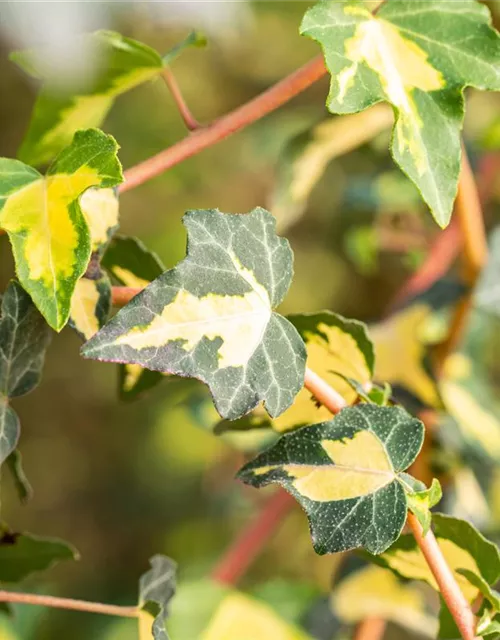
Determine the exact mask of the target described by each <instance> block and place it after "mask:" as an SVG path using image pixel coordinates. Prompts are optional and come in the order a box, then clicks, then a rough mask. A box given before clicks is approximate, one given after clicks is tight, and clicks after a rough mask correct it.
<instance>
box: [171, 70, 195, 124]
mask: <svg viewBox="0 0 500 640" xmlns="http://www.w3.org/2000/svg"><path fill="white" fill-rule="evenodd" d="M162 76H163V79H164V80H165V83H166V85H167V87H168V88H169V90H170V93H171V94H172V98H173V99H174V102H175V104H176V105H177V109H178V110H179V113H180V116H181V118H182V119H183V121H184V124H185V125H186V127H187V128H188V129H189V131H196V129H200V127H201V126H202V125H201V124H200V123H199V122H198V120H197V119H196V118H195V117H194V116H193V114H192V113H191V110H190V108H189V107H188V105H187V103H186V101H185V100H184V96H183V95H182V91H181V88H180V87H179V84H178V83H177V80H176V79H175V76H174V74H173V72H172V70H171V69H170V67H165V68H164V69H163V71H162Z"/></svg>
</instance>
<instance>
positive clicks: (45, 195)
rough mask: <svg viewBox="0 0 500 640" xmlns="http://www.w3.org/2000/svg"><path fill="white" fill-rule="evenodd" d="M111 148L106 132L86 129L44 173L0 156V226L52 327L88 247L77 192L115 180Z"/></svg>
mask: <svg viewBox="0 0 500 640" xmlns="http://www.w3.org/2000/svg"><path fill="white" fill-rule="evenodd" d="M117 150H118V145H117V144H116V142H115V140H114V139H113V138H112V137H111V136H107V135H105V134H104V133H102V132H101V131H98V130H96V129H89V130H87V131H79V132H78V133H76V134H75V137H74V139H73V142H72V143H71V145H70V146H69V147H67V148H66V149H64V150H63V151H62V152H61V153H60V155H59V156H58V158H57V159H56V160H55V161H54V163H53V164H52V165H51V166H50V168H49V170H48V172H47V175H46V176H45V177H44V176H42V175H41V174H39V173H38V171H36V170H35V169H32V168H31V167H28V166H27V165H25V164H23V163H22V162H19V161H18V160H9V159H0V227H1V228H3V229H5V231H7V233H8V234H9V238H10V241H11V244H12V247H13V251H14V258H15V261H16V271H17V274H18V277H19V280H20V282H21V284H22V285H23V287H24V288H25V289H26V291H27V292H28V293H29V294H30V295H31V297H32V299H33V301H34V303H35V304H36V306H37V307H38V308H39V310H40V311H41V313H42V314H43V316H44V317H45V319H46V320H47V322H48V323H49V324H50V326H51V327H53V328H54V329H56V331H59V330H60V329H62V327H63V326H64V325H65V324H66V322H67V320H68V317H69V312H70V303H71V297H72V295H73V291H74V288H75V285H76V282H77V281H78V279H79V278H80V276H82V275H83V273H84V272H85V270H86V268H87V264H88V262H89V258H90V253H91V241H90V234H89V230H88V226H87V222H86V220H85V217H84V215H83V213H82V210H81V208H80V204H79V197H80V196H81V194H82V193H83V192H84V191H86V190H87V189H88V188H89V187H95V186H99V187H109V186H113V185H115V184H118V183H119V182H121V180H122V173H121V166H120V163H119V162H118V159H117V155H116V154H117Z"/></svg>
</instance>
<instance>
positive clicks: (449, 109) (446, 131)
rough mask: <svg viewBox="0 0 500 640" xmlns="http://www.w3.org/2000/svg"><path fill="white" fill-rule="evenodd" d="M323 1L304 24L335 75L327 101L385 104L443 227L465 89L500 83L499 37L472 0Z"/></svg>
mask: <svg viewBox="0 0 500 640" xmlns="http://www.w3.org/2000/svg"><path fill="white" fill-rule="evenodd" d="M371 8H372V7H370V6H369V5H368V6H363V4H362V3H360V2H354V1H352V2H350V1H348V2H337V1H336V0H324V1H323V2H319V3H318V4H316V5H315V6H314V7H312V8H311V9H310V10H309V11H308V12H307V13H306V15H305V17H304V20H303V22H302V27H301V31H302V33H303V34H305V35H308V36H310V37H311V38H313V39H314V40H317V41H318V42H319V43H320V44H321V45H322V47H323V51H324V54H325V61H326V64H327V67H328V69H329V71H330V72H331V75H332V80H331V87H330V95H329V97H328V101H327V106H328V108H329V109H330V111H331V112H332V113H338V114H340V113H355V112H358V111H362V110H363V109H366V108H367V107H369V106H371V105H373V104H376V103H377V102H380V101H386V102H389V103H390V104H391V105H392V106H393V108H394V110H395V112H396V121H395V126H394V135H393V139H392V145H391V150H392V154H393V156H394V159H395V161H396V162H397V163H398V164H399V166H400V167H401V168H402V170H403V171H404V172H405V173H406V174H407V175H408V176H409V177H410V178H411V180H413V182H414V183H415V184H416V185H417V187H418V188H419V189H420V191H421V193H422V195H423V197H424V200H425V201H426V202H427V204H428V205H429V207H430V208H431V210H432V213H433V215H434V217H435V219H436V221H437V222H438V223H439V224H440V225H441V226H443V227H444V226H446V225H447V224H448V222H449V219H450V215H451V209H452V204H453V200H454V198H455V194H456V189H457V181H458V175H459V171H460V129H461V127H462V121H463V116H464V105H463V102H464V101H463V95H462V93H463V89H464V87H466V86H473V87H476V88H478V89H489V90H493V91H498V90H500V37H499V36H498V33H497V32H496V31H495V30H494V29H493V28H492V27H491V18H490V15H489V12H488V9H487V8H486V7H485V6H484V5H482V4H480V3H479V2H476V1H475V0H419V1H418V2H416V1H415V0H390V1H389V2H383V3H381V4H380V6H379V7H378V8H377V11H376V13H372V12H371V11H370V9H371Z"/></svg>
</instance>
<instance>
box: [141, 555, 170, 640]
mask: <svg viewBox="0 0 500 640" xmlns="http://www.w3.org/2000/svg"><path fill="white" fill-rule="evenodd" d="M149 562H150V564H151V569H150V570H149V571H147V572H146V573H145V574H144V575H143V576H141V579H140V582H139V607H140V608H141V609H143V610H144V611H145V612H146V613H147V614H150V615H152V616H153V617H154V620H153V626H152V633H153V638H154V640H168V635H167V630H166V628H165V619H166V617H167V606H168V603H169V602H170V600H171V599H172V596H173V595H174V593H175V587H176V581H175V574H176V569H177V565H176V564H175V562H173V561H172V560H171V559H170V558H167V557H166V556H162V555H156V556H153V557H152V558H151V559H150V561H149ZM148 617H149V616H148ZM141 628H142V625H141ZM149 628H150V629H151V627H149Z"/></svg>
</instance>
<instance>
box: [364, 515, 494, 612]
mask: <svg viewBox="0 0 500 640" xmlns="http://www.w3.org/2000/svg"><path fill="white" fill-rule="evenodd" d="M432 526H433V530H434V534H435V536H436V538H437V541H438V543H439V547H440V549H441V551H442V552H443V555H444V557H445V559H446V561H447V564H448V566H449V567H450V568H451V569H452V570H453V572H454V575H455V579H456V581H457V582H458V585H459V587H460V589H461V590H462V592H463V594H464V596H465V597H466V599H467V601H468V602H470V603H472V602H474V601H475V600H476V598H477V596H478V595H479V594H480V593H483V592H484V590H485V587H484V585H483V583H485V584H486V585H494V584H495V583H496V582H497V581H498V579H499V578H500V553H499V551H498V548H497V547H496V545H494V544H493V543H492V542H490V541H489V540H487V539H486V538H485V537H484V536H482V535H481V534H480V533H479V531H477V529H475V528H474V527H473V526H472V525H471V524H470V523H469V522H466V521H465V520H459V519H458V518H452V517H451V516H446V515H443V514H438V513H435V514H433V517H432ZM372 560H373V561H374V562H376V563H377V564H381V565H382V566H384V567H388V568H389V569H391V570H392V571H393V572H394V573H396V574H397V575H399V576H400V577H402V578H407V579H412V580H423V581H425V582H427V583H428V584H430V585H431V587H433V588H434V589H435V590H436V591H438V592H439V588H438V585H437V583H436V581H435V579H434V576H433V575H432V572H431V571H430V569H429V567H428V565H427V563H426V561H425V559H424V557H423V555H422V553H421V552H420V550H419V548H418V546H417V543H416V542H415V539H414V537H413V536H412V535H410V534H405V535H402V536H401V537H400V538H399V540H398V541H397V542H396V543H395V544H394V545H393V546H392V547H391V548H390V549H388V550H387V551H386V552H385V553H384V554H382V555H381V556H377V557H375V558H374V557H372ZM478 585H479V586H478ZM492 595H493V594H492ZM443 606H444V605H443Z"/></svg>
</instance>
